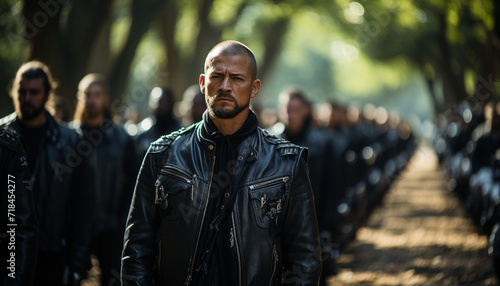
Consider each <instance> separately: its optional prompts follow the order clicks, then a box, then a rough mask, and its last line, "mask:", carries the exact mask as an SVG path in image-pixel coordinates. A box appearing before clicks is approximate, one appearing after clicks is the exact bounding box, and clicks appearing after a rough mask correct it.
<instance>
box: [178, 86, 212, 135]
mask: <svg viewBox="0 0 500 286" xmlns="http://www.w3.org/2000/svg"><path fill="white" fill-rule="evenodd" d="M206 109H207V104H206V103H205V95H204V94H203V93H201V91H200V86H199V85H197V84H194V85H192V86H190V87H188V88H187V89H186V91H184V94H183V95H182V101H181V102H180V104H179V112H180V113H181V114H182V124H183V125H184V126H189V125H191V124H194V123H196V122H199V121H201V120H202V115H203V112H205V110H206Z"/></svg>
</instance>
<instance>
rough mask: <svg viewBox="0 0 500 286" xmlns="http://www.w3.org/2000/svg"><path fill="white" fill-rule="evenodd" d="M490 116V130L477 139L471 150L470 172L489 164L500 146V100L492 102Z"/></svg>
mask: <svg viewBox="0 0 500 286" xmlns="http://www.w3.org/2000/svg"><path fill="white" fill-rule="evenodd" d="M490 112H491V114H490V115H487V116H489V117H491V122H490V128H489V129H490V131H489V132H487V133H485V134H483V135H482V136H481V137H480V138H479V139H477V141H476V144H475V146H474V150H473V152H472V156H471V158H472V173H476V172H477V171H478V170H479V169H480V168H482V167H485V166H490V165H491V163H492V162H493V159H494V158H493V157H494V155H495V153H496V152H497V149H499V148H500V102H499V101H495V102H494V103H492V108H491V109H490Z"/></svg>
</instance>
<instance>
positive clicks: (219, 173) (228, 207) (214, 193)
mask: <svg viewBox="0 0 500 286" xmlns="http://www.w3.org/2000/svg"><path fill="white" fill-rule="evenodd" d="M203 122H204V127H205V128H204V130H203V131H204V133H203V134H204V135H205V137H206V138H208V139H210V140H212V141H214V143H215V145H216V146H217V148H216V150H215V164H214V178H215V180H214V182H213V184H212V186H211V190H210V193H211V196H210V197H209V202H208V206H207V213H206V218H207V219H206V220H205V224H204V225H203V227H202V232H201V233H202V235H201V239H200V249H202V251H201V252H200V254H199V255H198V256H199V257H197V259H196V262H195V265H198V264H199V266H198V267H196V268H197V269H200V270H199V272H200V275H201V276H202V277H201V278H200V279H199V280H196V279H194V281H193V282H194V283H193V284H195V285H211V284H214V285H236V284H238V280H237V279H238V277H237V275H234V274H236V273H237V271H238V269H237V268H236V265H237V263H238V261H237V257H236V251H235V247H234V244H231V243H230V240H231V224H230V220H229V219H228V214H229V213H230V212H231V211H232V207H233V204H234V198H235V194H234V191H233V190H234V187H232V186H231V187H230V185H231V184H234V180H232V177H231V176H227V174H229V172H230V170H228V167H227V166H228V163H229V162H235V161H236V156H237V155H238V146H239V145H240V144H241V142H243V140H244V139H245V138H246V137H248V136H250V135H251V134H253V133H255V131H256V130H257V127H258V120H257V117H256V116H255V114H254V113H253V112H251V113H250V114H249V116H248V117H247V120H246V121H245V123H244V124H243V126H242V127H241V128H240V129H239V130H238V131H236V132H235V133H234V134H231V135H227V136H224V135H222V133H220V132H219V130H218V129H217V126H215V124H214V123H213V121H212V119H210V116H209V115H208V112H205V113H203ZM221 206H224V208H223V209H222V210H221V209H220V207H221ZM201 257H203V261H200V259H201ZM221 270H224V272H221ZM223 273H224V274H225V275H223Z"/></svg>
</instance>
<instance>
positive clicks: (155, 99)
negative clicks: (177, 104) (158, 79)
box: [136, 87, 182, 158]
mask: <svg viewBox="0 0 500 286" xmlns="http://www.w3.org/2000/svg"><path fill="white" fill-rule="evenodd" d="M149 108H150V109H151V112H152V113H153V116H150V117H147V118H146V119H144V120H143V121H141V122H140V123H139V124H138V125H139V127H140V128H139V130H140V131H141V133H140V134H139V135H138V136H137V139H136V140H137V142H136V149H137V151H136V152H137V153H138V154H139V157H140V158H142V157H144V155H145V154H146V151H148V148H149V145H150V144H151V142H153V141H155V140H156V139H158V138H160V136H162V135H166V134H169V133H170V132H173V131H176V130H178V129H180V128H181V127H182V125H181V123H180V122H179V120H177V118H175V117H174V113H173V108H174V94H173V91H172V90H171V89H170V88H160V87H155V88H154V89H153V90H152V91H151V94H150V95H149Z"/></svg>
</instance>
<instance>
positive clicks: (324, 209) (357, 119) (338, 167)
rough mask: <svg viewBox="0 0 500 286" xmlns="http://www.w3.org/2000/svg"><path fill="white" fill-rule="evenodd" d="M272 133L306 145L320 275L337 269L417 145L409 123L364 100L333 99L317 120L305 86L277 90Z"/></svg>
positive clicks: (324, 283)
mask: <svg viewBox="0 0 500 286" xmlns="http://www.w3.org/2000/svg"><path fill="white" fill-rule="evenodd" d="M279 101H280V106H279V116H278V117H279V119H280V120H279V122H278V123H276V124H274V125H272V126H270V127H269V130H270V132H271V133H273V134H275V135H277V136H279V137H281V138H284V139H287V140H289V141H291V142H293V143H295V144H298V145H301V146H305V147H308V150H309V155H308V158H309V159H308V164H309V175H310V179H311V185H312V188H313V192H314V197H315V207H316V213H317V218H318V226H319V230H320V237H321V240H322V258H323V274H322V279H321V285H326V281H325V280H326V278H327V277H328V276H329V275H332V274H335V273H336V269H335V266H334V265H335V259H336V258H337V257H338V255H339V252H340V250H341V247H342V246H344V245H346V244H347V243H348V242H350V241H351V240H352V239H354V238H355V235H356V232H357V230H358V229H359V227H361V226H362V225H363V224H364V223H365V222H366V219H367V218H368V216H369V215H370V213H371V211H372V210H373V209H374V208H375V207H376V206H377V205H379V203H380V202H381V200H382V198H383V196H384V194H385V192H386V191H387V190H388V188H389V187H390V184H391V183H392V181H393V180H394V178H395V177H396V176H397V174H398V173H399V172H400V171H401V170H402V169H403V168H404V167H405V165H406V164H407V163H408V161H409V159H410V158H411V156H412V154H413V152H414V150H415V147H416V145H415V143H416V142H415V140H414V137H413V135H412V133H411V129H410V127H409V125H408V124H407V123H406V122H404V121H403V120H401V119H400V117H399V115H398V114H397V113H395V112H391V113H390V114H389V113H388V112H387V111H386V110H385V109H384V108H381V107H380V108H375V107H374V106H373V105H371V104H368V105H366V106H365V108H363V111H362V112H360V110H359V109H358V108H357V107H355V106H354V105H352V106H350V107H348V108H345V107H344V106H342V105H339V104H336V103H332V104H331V105H330V116H329V118H328V119H327V120H323V121H328V124H327V126H323V125H321V124H320V122H319V120H317V119H316V116H314V112H313V105H312V102H311V101H310V99H309V98H308V96H307V95H306V93H305V91H303V90H301V89H299V88H294V87H292V88H287V89H284V90H283V91H282V93H281V94H280V99H279Z"/></svg>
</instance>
